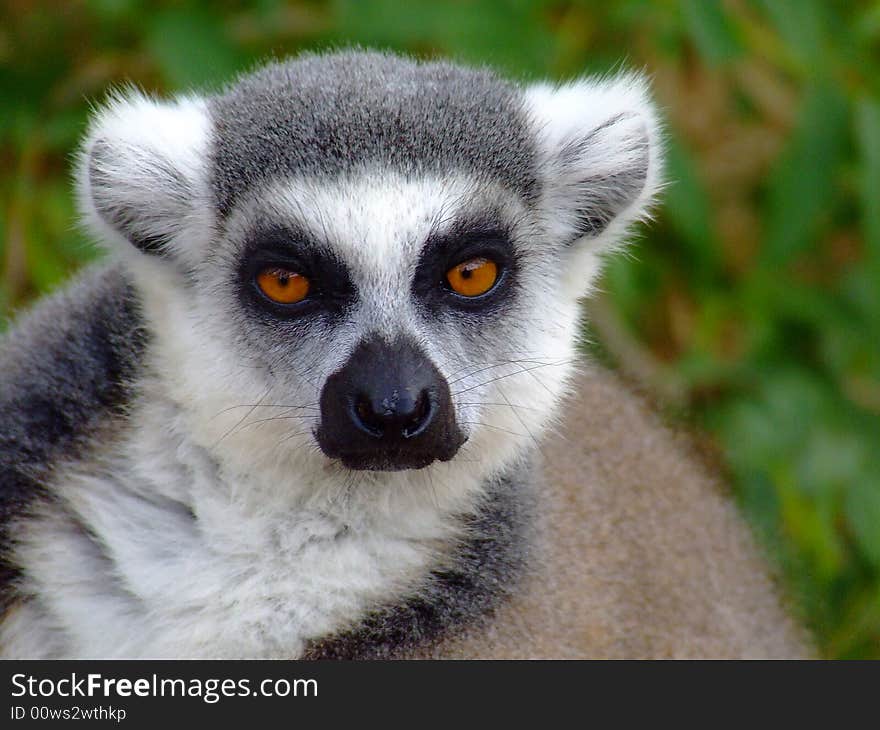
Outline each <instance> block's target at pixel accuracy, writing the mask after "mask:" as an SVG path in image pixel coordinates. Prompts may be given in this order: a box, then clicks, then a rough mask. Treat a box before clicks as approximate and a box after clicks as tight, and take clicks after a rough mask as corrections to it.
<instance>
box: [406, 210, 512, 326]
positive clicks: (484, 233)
mask: <svg viewBox="0 0 880 730" xmlns="http://www.w3.org/2000/svg"><path fill="white" fill-rule="evenodd" d="M476 258H485V259H488V260H490V261H492V262H493V263H494V264H495V265H496V266H497V268H498V277H497V280H496V283H495V285H494V286H493V287H492V289H491V290H490V291H488V292H487V293H486V294H484V295H481V296H478V297H472V298H468V297H462V296H459V295H457V294H455V292H453V291H452V289H451V288H450V286H449V282H448V280H447V277H446V275H447V272H448V271H449V270H450V269H452V268H453V267H455V266H457V265H458V264H461V263H464V262H466V261H469V260H471V259H476ZM516 274H517V256H516V250H515V248H514V245H513V241H512V240H511V235H510V232H509V229H508V228H507V227H506V226H504V225H502V224H500V223H498V222H497V221H496V220H494V219H492V218H472V219H468V218H465V219H462V220H459V221H458V222H456V223H455V225H453V226H452V227H451V228H450V229H448V230H446V231H444V232H443V233H439V234H432V235H431V236H429V237H428V239H427V240H426V241H425V244H424V246H423V247H422V252H421V256H420V257H419V263H418V265H417V266H416V273H415V276H414V277H413V283H412V293H413V297H414V298H415V300H416V301H417V302H419V303H420V304H422V306H424V307H425V308H427V309H428V310H429V311H431V312H432V313H439V312H441V311H443V310H444V309H450V308H451V309H454V310H459V311H464V312H472V313H474V314H479V313H491V312H493V311H497V309H498V308H499V307H501V306H503V305H504V303H505V302H506V301H507V300H508V299H509V297H510V296H511V295H512V293H513V290H514V288H513V284H514V282H515V280H516Z"/></svg>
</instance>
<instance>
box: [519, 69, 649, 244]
mask: <svg viewBox="0 0 880 730" xmlns="http://www.w3.org/2000/svg"><path fill="white" fill-rule="evenodd" d="M525 103H526V108H527V110H528V112H529V113H530V115H531V117H532V119H533V123H534V125H535V133H536V135H537V138H538V150H539V157H540V174H541V176H542V182H543V184H544V193H543V200H542V208H543V210H544V212H545V214H546V215H547V225H548V226H551V227H552V232H553V233H554V234H556V235H557V236H559V237H560V238H561V239H562V240H566V241H568V242H573V241H575V240H577V239H580V238H584V237H587V238H589V239H599V238H601V239H603V240H604V241H608V242H611V241H613V240H615V237H616V236H617V235H618V234H619V233H621V232H622V231H623V230H624V229H625V227H626V226H627V225H628V224H629V223H631V222H632V221H633V220H635V219H638V218H640V217H643V216H645V215H646V214H647V212H648V210H649V207H650V204H651V202H652V200H653V198H654V195H655V194H656V193H657V190H658V188H659V186H660V179H661V152H662V150H661V145H660V139H659V137H660V134H659V123H658V120H657V114H656V111H655V109H654V105H653V103H652V102H651V99H650V96H649V94H648V88H647V82H646V81H645V80H644V79H643V78H641V77H639V76H636V75H624V76H621V77H618V78H616V79H610V80H605V79H601V80H581V81H576V82H573V83H569V84H565V85H563V86H557V87H554V86H549V85H547V84H538V85H535V86H531V87H528V88H527V89H526V91H525Z"/></svg>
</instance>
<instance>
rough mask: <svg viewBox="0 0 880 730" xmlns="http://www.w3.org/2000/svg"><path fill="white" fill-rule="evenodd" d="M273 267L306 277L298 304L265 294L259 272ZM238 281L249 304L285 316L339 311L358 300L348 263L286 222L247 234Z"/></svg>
mask: <svg viewBox="0 0 880 730" xmlns="http://www.w3.org/2000/svg"><path fill="white" fill-rule="evenodd" d="M273 267H274V268H279V269H284V270H287V271H291V272H294V273H297V274H300V275H301V276H304V277H306V278H307V279H308V280H309V293H308V295H307V296H306V298H305V299H303V300H302V301H299V302H297V303H295V304H279V303H276V302H273V301H271V300H270V299H268V298H267V297H266V296H265V295H264V294H262V293H261V291H260V288H259V287H258V286H257V283H256V280H257V276H258V275H259V273H260V272H261V271H264V270H266V269H267V268H273ZM239 284H240V289H241V294H242V299H243V301H244V302H245V303H246V304H247V305H248V306H250V307H253V308H256V309H258V310H259V311H261V312H262V313H264V314H269V315H274V316H275V317H277V318H282V319H284V318H292V317H298V316H300V315H305V314H330V315H339V314H341V313H342V312H344V311H345V310H346V309H348V308H349V307H350V306H351V305H352V304H353V303H354V300H355V287H354V284H353V282H352V280H351V275H350V273H349V271H348V267H346V266H345V264H344V263H343V262H342V261H341V260H340V259H339V258H338V257H337V256H336V255H335V254H333V253H332V251H331V250H330V248H329V247H328V246H326V245H324V244H322V243H321V242H319V241H315V240H314V238H312V237H311V236H309V235H308V234H306V233H304V232H303V231H300V230H297V229H295V228H291V227H286V226H285V227H273V228H268V229H263V230H258V231H256V232H254V233H253V234H251V235H250V236H249V237H248V239H247V241H246V243H245V245H244V247H243V249H242V255H241V263H240V266H239Z"/></svg>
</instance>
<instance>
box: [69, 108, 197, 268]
mask: <svg viewBox="0 0 880 730" xmlns="http://www.w3.org/2000/svg"><path fill="white" fill-rule="evenodd" d="M209 125H210V122H209V118H208V113H207V110H206V109H205V107H204V104H203V102H202V101H201V100H199V99H189V98H181V99H178V100H173V101H168V102H163V101H157V100H155V99H150V98H148V97H146V96H144V95H143V94H141V93H139V92H128V93H126V94H124V95H117V96H115V97H113V98H112V99H111V100H110V101H109V102H108V103H107V104H106V105H105V106H104V107H103V108H102V109H100V110H99V111H98V112H97V114H96V115H95V117H94V119H93V121H92V123H91V126H90V128H89V132H88V134H87V136H86V139H85V142H84V144H83V147H82V150H81V152H80V155H79V160H78V164H77V171H76V178H77V179H76V183H77V194H78V198H79V208H80V213H81V215H82V216H83V218H84V220H85V223H86V224H87V225H88V226H89V227H90V228H91V229H92V231H93V232H95V233H96V234H97V235H98V236H99V237H101V238H102V239H104V240H106V241H107V242H108V243H109V242H111V241H117V242H123V241H124V242H126V243H127V244H130V245H134V246H135V247H136V248H137V249H139V250H140V251H142V252H144V253H149V254H158V255H162V256H169V255H172V254H174V253H175V252H176V251H175V248H176V247H175V246H174V242H175V239H179V238H181V237H182V235H183V234H184V233H185V232H186V230H187V229H188V228H191V229H194V227H195V226H197V225H198V226H200V227H201V230H207V229H208V227H206V226H204V223H205V221H204V220H203V218H204V216H205V215H206V211H207V210H209V209H210V208H211V206H210V205H209V204H208V201H207V200H206V197H207V196H206V193H205V189H206V182H205V181H206V170H207V162H206V158H207V149H208V141H209V136H210V126H209Z"/></svg>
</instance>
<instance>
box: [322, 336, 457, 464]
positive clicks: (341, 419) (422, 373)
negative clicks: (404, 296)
mask: <svg viewBox="0 0 880 730" xmlns="http://www.w3.org/2000/svg"><path fill="white" fill-rule="evenodd" d="M316 436H317V440H318V445H319V446H320V447H321V450H322V451H323V452H324V453H325V454H326V455H327V456H330V457H333V458H338V459H340V460H341V461H342V462H343V464H345V465H346V466H347V467H349V468H352V469H373V470H398V469H418V468H421V467H424V466H427V465H428V464H430V463H431V462H433V461H435V460H438V459H439V460H442V461H448V460H449V459H451V458H452V457H453V456H454V455H455V453H456V452H457V451H458V448H459V447H460V446H461V444H462V443H463V441H464V438H463V436H462V434H461V432H460V430H459V429H458V427H457V425H456V423H455V417H454V413H453V406H452V398H451V396H450V394H449V386H448V384H447V383H446V380H445V378H444V377H443V376H442V375H441V373H440V372H439V371H438V370H437V368H436V366H435V365H434V364H433V363H432V362H431V360H430V358H428V356H427V355H425V353H424V352H422V350H421V349H420V348H419V347H417V346H416V345H415V344H413V343H411V342H408V341H404V340H397V341H395V342H392V343H389V342H386V341H384V340H382V339H379V338H370V339H368V340H365V341H364V342H362V343H361V344H360V345H358V347H357V348H356V349H355V350H354V352H353V353H352V354H351V356H350V357H349V359H348V361H347V362H346V363H345V365H343V366H342V368H340V369H339V370H338V371H337V372H335V373H333V375H331V376H330V377H329V378H327V382H326V383H325V384H324V388H323V389H322V391H321V425H320V427H319V428H318V430H317V433H316Z"/></svg>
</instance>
